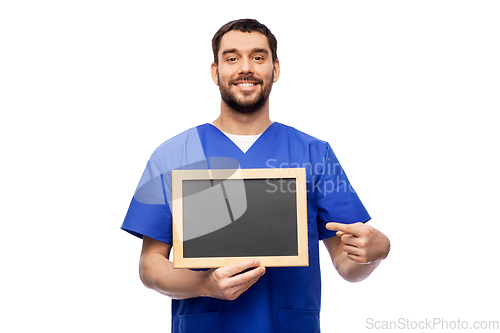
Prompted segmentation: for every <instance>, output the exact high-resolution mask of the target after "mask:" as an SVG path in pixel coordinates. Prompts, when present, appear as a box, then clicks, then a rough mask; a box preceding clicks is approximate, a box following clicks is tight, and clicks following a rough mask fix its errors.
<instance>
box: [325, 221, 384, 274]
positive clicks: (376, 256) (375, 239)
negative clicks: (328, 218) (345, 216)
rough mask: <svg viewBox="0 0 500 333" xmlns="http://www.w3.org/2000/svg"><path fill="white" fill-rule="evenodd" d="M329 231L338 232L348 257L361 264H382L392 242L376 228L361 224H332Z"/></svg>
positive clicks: (328, 224) (327, 225) (328, 225)
mask: <svg viewBox="0 0 500 333" xmlns="http://www.w3.org/2000/svg"><path fill="white" fill-rule="evenodd" d="M326 228H327V229H328V230H336V231H338V232H337V236H338V237H340V240H341V241H342V244H343V246H344V248H343V249H344V252H346V253H347V257H348V258H349V259H351V260H353V261H355V262H357V263H360V264H371V263H374V262H380V261H382V260H383V259H385V258H386V257H387V255H388V254H389V250H390V247H391V245H390V241H389V238H387V236H386V235H384V234H383V233H382V232H380V231H378V230H377V229H375V228H374V227H372V226H370V225H367V224H363V223H361V222H358V223H354V224H343V223H336V222H330V223H327V224H326Z"/></svg>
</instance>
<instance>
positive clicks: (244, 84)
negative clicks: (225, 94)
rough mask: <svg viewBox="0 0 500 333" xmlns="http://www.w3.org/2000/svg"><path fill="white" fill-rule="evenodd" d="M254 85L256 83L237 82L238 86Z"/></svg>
mask: <svg viewBox="0 0 500 333" xmlns="http://www.w3.org/2000/svg"><path fill="white" fill-rule="evenodd" d="M254 85H255V83H238V84H237V86H238V87H252V86H254Z"/></svg>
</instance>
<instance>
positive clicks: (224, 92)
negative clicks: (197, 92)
mask: <svg viewBox="0 0 500 333" xmlns="http://www.w3.org/2000/svg"><path fill="white" fill-rule="evenodd" d="M217 76H218V80H219V82H221V80H220V76H219V74H217ZM236 81H254V82H257V84H258V85H260V86H261V87H262V89H261V90H260V92H259V93H258V94H257V96H255V97H254V98H253V99H247V98H245V97H247V96H249V95H251V94H254V92H246V91H243V92H242V93H243V98H238V97H237V94H236V93H235V92H231V91H230V87H231V86H232V85H233V84H234V82H236ZM273 81H274V73H272V75H271V80H270V81H269V85H265V84H264V81H263V80H260V79H257V78H255V77H253V76H251V75H244V76H240V77H238V78H235V79H232V80H230V81H229V82H228V84H227V85H222V84H219V91H220V95H221V98H222V100H223V101H224V102H225V103H226V104H227V105H228V106H229V107H230V108H231V109H233V110H234V111H236V112H238V113H241V114H252V113H255V112H257V111H258V110H260V109H261V108H262V106H264V104H265V103H266V101H267V99H268V98H269V95H270V94H271V88H272V87H273Z"/></svg>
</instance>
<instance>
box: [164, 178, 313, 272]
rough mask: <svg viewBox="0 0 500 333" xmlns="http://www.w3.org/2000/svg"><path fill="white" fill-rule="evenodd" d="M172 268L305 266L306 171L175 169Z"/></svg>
mask: <svg viewBox="0 0 500 333" xmlns="http://www.w3.org/2000/svg"><path fill="white" fill-rule="evenodd" d="M172 194H173V201H172V207H173V236H174V237H173V238H174V239H173V262H174V268H208V267H221V266H225V265H229V264H232V263H236V262H241V261H244V260H247V259H250V258H252V259H253V258H256V259H259V260H260V262H261V265H263V266H307V265H308V260H309V256H308V247H307V195H306V177H305V169H304V168H284V169H231V170H230V169H218V170H174V171H173V172H172Z"/></svg>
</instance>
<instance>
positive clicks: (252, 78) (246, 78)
mask: <svg viewBox="0 0 500 333" xmlns="http://www.w3.org/2000/svg"><path fill="white" fill-rule="evenodd" d="M238 81H252V82H257V83H258V84H263V83H264V81H262V80H261V79H258V78H256V77H255V76H253V75H242V76H238V77H237V78H234V79H232V80H230V81H229V84H233V83H235V82H238Z"/></svg>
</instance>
